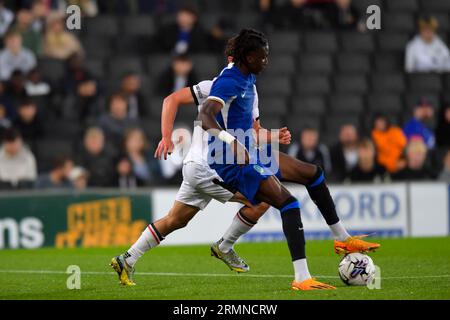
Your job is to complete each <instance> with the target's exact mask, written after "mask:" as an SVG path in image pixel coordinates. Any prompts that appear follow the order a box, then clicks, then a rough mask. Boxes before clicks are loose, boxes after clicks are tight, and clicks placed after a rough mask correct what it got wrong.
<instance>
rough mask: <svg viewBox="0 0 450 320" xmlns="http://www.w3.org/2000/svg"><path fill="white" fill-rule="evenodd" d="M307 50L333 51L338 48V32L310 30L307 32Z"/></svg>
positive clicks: (313, 51) (312, 51)
mask: <svg viewBox="0 0 450 320" xmlns="http://www.w3.org/2000/svg"><path fill="white" fill-rule="evenodd" d="M305 49H306V51H307V52H311V53H315V52H320V53H332V52H336V51H337V50H338V43H337V39H336V34H334V33H330V32H321V31H310V32H307V33H306V34H305Z"/></svg>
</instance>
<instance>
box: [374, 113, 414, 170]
mask: <svg viewBox="0 0 450 320" xmlns="http://www.w3.org/2000/svg"><path fill="white" fill-rule="evenodd" d="M372 139H373V141H374V142H375V146H376V149H377V161H378V163H379V164H380V165H382V166H384V167H385V168H386V170H388V171H389V172H390V173H394V172H397V171H398V170H399V169H401V163H402V161H401V157H402V154H403V151H404V149H405V147H406V144H407V139H406V137H405V134H404V133H403V131H402V129H401V128H399V127H396V126H393V125H392V124H391V123H390V121H389V119H388V117H387V116H384V115H377V116H376V117H375V119H374V126H373V130H372Z"/></svg>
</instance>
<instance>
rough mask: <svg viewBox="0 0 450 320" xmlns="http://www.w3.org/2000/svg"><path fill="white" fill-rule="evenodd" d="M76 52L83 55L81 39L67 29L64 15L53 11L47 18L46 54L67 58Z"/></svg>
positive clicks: (50, 56) (55, 57)
mask: <svg viewBox="0 0 450 320" xmlns="http://www.w3.org/2000/svg"><path fill="white" fill-rule="evenodd" d="M74 53H77V54H80V55H83V48H82V46H81V43H80V41H79V40H78V38H77V37H76V36H74V35H73V33H70V32H69V31H66V29H65V20H64V15H62V14H60V13H51V14H50V15H49V16H48V18H47V31H46V33H45V37H44V55H45V56H46V57H48V58H54V59H61V60H66V59H68V58H69V57H70V56H71V55H72V54H74Z"/></svg>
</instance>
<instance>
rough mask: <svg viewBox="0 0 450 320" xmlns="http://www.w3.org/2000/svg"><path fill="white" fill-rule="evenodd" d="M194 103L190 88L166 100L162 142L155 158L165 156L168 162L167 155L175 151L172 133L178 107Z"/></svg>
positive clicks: (162, 121) (162, 119) (164, 103)
mask: <svg viewBox="0 0 450 320" xmlns="http://www.w3.org/2000/svg"><path fill="white" fill-rule="evenodd" d="M192 103H194V98H193V97H192V93H191V90H190V88H189V87H186V88H183V89H180V90H178V91H175V92H174V93H172V94H170V95H168V96H167V97H165V98H164V101H163V106H162V114H161V134H162V138H161V141H160V142H159V143H158V147H157V148H156V151H155V158H158V159H160V158H161V156H162V155H163V156H164V160H167V154H170V153H171V152H172V150H173V147H174V145H173V142H172V131H173V124H174V123H175V118H176V116H177V112H178V107H179V106H180V105H183V104H192Z"/></svg>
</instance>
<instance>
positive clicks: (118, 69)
mask: <svg viewBox="0 0 450 320" xmlns="http://www.w3.org/2000/svg"><path fill="white" fill-rule="evenodd" d="M130 71H131V72H136V73H139V74H143V73H144V71H145V70H144V67H143V64H142V61H141V59H140V58H139V57H131V56H119V57H114V58H112V59H110V60H109V74H110V76H111V77H112V78H113V79H116V78H120V77H122V75H123V74H124V73H126V72H130Z"/></svg>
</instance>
